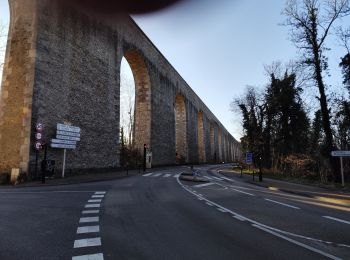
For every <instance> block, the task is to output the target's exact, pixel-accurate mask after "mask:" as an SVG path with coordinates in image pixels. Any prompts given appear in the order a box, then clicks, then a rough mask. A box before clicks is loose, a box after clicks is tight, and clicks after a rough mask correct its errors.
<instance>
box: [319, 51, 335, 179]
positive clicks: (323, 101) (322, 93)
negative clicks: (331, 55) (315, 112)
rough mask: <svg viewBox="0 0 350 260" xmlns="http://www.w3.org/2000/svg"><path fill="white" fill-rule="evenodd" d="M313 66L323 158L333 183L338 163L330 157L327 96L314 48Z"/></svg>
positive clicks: (331, 148)
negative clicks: (319, 108) (318, 96)
mask: <svg viewBox="0 0 350 260" xmlns="http://www.w3.org/2000/svg"><path fill="white" fill-rule="evenodd" d="M314 65H315V79H316V82H317V86H318V90H319V92H320V106H321V114H322V124H323V130H324V133H325V136H326V147H325V150H324V156H326V157H327V158H329V160H330V165H331V170H332V176H333V181H336V182H339V181H340V174H339V171H338V163H337V160H336V158H335V157H332V156H331V152H332V150H333V149H334V143H333V134H332V129H331V123H330V118H329V110H328V104H327V96H326V93H325V86H324V83H323V78H322V69H321V61H320V57H319V52H318V49H317V48H314Z"/></svg>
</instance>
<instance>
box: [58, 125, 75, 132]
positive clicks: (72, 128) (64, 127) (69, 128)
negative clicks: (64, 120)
mask: <svg viewBox="0 0 350 260" xmlns="http://www.w3.org/2000/svg"><path fill="white" fill-rule="evenodd" d="M57 130H59V131H67V132H74V133H80V127H77V126H71V125H64V124H57Z"/></svg>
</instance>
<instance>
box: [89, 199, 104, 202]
mask: <svg viewBox="0 0 350 260" xmlns="http://www.w3.org/2000/svg"><path fill="white" fill-rule="evenodd" d="M101 201H102V199H92V200H88V202H89V203H95V202H101Z"/></svg>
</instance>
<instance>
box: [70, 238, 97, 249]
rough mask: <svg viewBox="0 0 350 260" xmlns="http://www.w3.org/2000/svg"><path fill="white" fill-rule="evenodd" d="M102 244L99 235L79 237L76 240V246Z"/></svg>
mask: <svg viewBox="0 0 350 260" xmlns="http://www.w3.org/2000/svg"><path fill="white" fill-rule="evenodd" d="M100 245H101V238H99V237H94V238H85V239H78V240H75V241H74V248H81V247H90V246H100Z"/></svg>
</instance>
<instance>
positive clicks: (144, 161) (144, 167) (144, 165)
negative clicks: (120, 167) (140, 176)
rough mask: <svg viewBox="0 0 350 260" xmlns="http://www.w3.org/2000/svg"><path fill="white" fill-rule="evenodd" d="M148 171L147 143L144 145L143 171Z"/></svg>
mask: <svg viewBox="0 0 350 260" xmlns="http://www.w3.org/2000/svg"><path fill="white" fill-rule="evenodd" d="M145 171H146V144H144V145H143V172H145Z"/></svg>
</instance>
